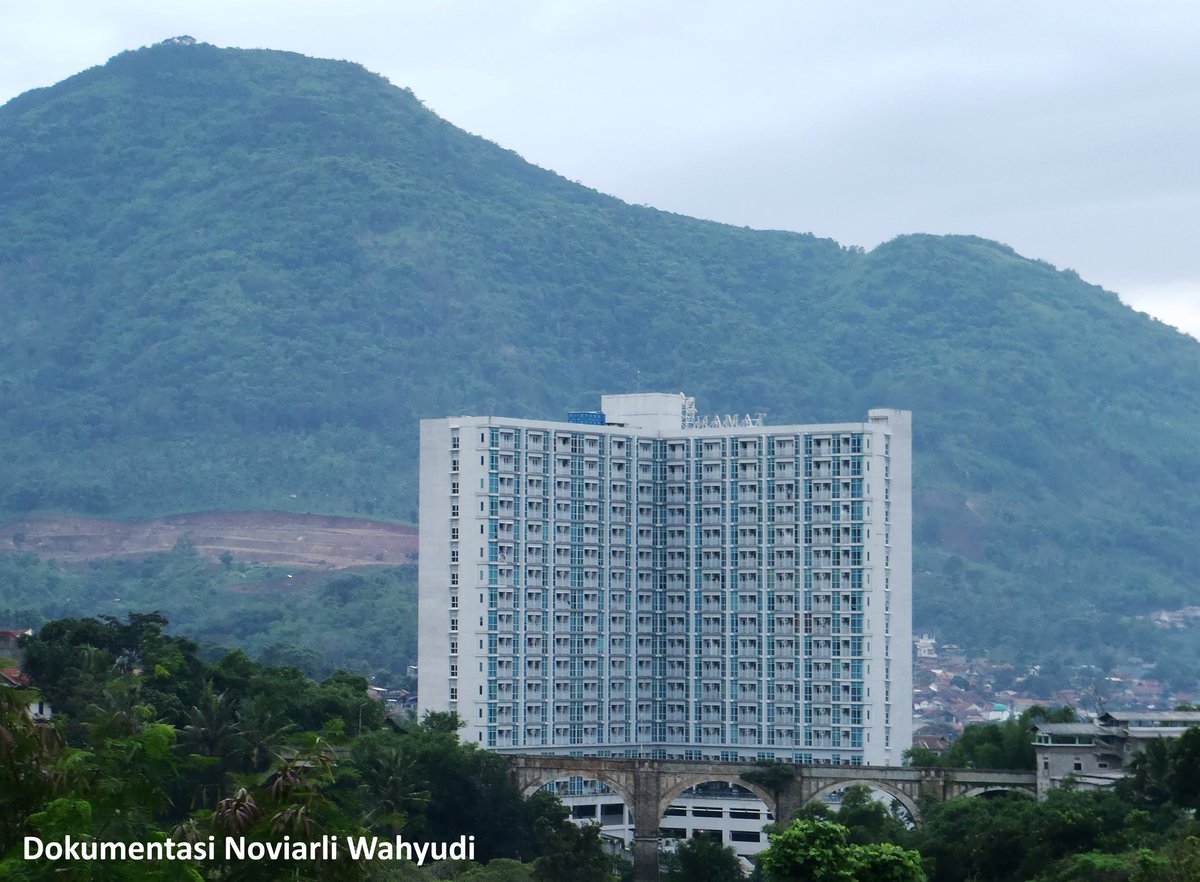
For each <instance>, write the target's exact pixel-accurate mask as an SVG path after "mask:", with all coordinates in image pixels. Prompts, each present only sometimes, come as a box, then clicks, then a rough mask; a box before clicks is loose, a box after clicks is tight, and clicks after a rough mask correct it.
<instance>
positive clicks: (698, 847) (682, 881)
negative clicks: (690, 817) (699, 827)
mask: <svg viewBox="0 0 1200 882" xmlns="http://www.w3.org/2000/svg"><path fill="white" fill-rule="evenodd" d="M662 865H663V867H662V869H663V875H662V878H663V882H742V879H743V874H742V868H741V864H740V863H739V862H738V857H737V854H736V853H735V852H734V850H733V849H732V848H729V847H728V846H726V845H722V844H721V843H720V842H718V841H717V840H715V839H712V838H710V837H708V836H698V837H696V838H695V839H688V840H685V841H684V842H682V843H680V844H679V846H678V847H677V848H676V849H675V850H674V851H673V852H670V853H668V854H666V855H664V856H663V861H662Z"/></svg>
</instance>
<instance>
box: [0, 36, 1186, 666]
mask: <svg viewBox="0 0 1200 882" xmlns="http://www.w3.org/2000/svg"><path fill="white" fill-rule="evenodd" d="M697 186H703V182H702V181H701V182H697ZM0 314H2V315H3V319H4V320H3V321H0V413H2V414H3V415H4V416H3V420H0V510H2V511H4V512H7V513H13V514H15V513H19V512H26V511H32V510H41V509H69V510H75V511H80V512H90V513H105V514H119V515H144V514H161V513H164V512H173V511H180V510H189V509H213V508H242V507H269V508H292V509H297V510H301V511H320V512H329V513H361V514H373V515H375V516H381V517H389V518H396V519H401V520H411V519H413V518H414V517H415V508H416V462H415V457H416V449H417V420H418V419H419V418H421V417H427V416H441V415H445V414H448V413H468V412H475V413H479V412H487V413H504V414H511V415H515V416H542V417H544V416H552V415H555V414H561V413H564V412H565V411H566V410H567V409H571V408H580V407H583V408H586V407H591V406H594V405H595V404H596V400H597V396H598V395H599V394H600V393H602V392H614V391H626V390H630V389H633V388H635V386H636V385H637V384H639V383H640V387H641V388H643V389H664V390H672V391H674V390H685V391H687V392H688V393H689V394H693V395H695V396H696V397H697V399H698V403H699V405H700V407H701V409H702V410H703V411H706V412H718V411H731V412H733V411H736V412H747V411H755V410H766V411H767V413H768V419H769V421H771V422H788V421H816V420H835V419H837V420H841V419H851V418H858V417H861V416H862V415H863V414H865V411H866V409H867V408H868V407H871V406H890V407H906V408H911V409H912V410H913V411H914V427H915V431H916V451H915V453H916V463H917V465H916V476H915V477H916V481H917V486H918V494H917V499H916V511H915V517H916V535H917V540H918V543H919V548H918V552H917V557H916V560H917V569H918V574H917V592H918V593H917V604H916V605H917V623H916V624H917V627H918V628H932V629H935V630H937V631H939V632H940V633H941V635H942V636H943V637H945V638H947V639H958V640H960V641H966V642H967V643H968V644H969V646H970V648H972V649H976V650H979V649H989V650H992V651H993V652H996V653H999V654H1002V655H1010V656H1014V657H1016V656H1019V655H1021V654H1023V653H1024V654H1028V655H1029V656H1030V657H1038V658H1042V659H1044V658H1045V657H1046V656H1047V655H1048V654H1050V653H1052V652H1059V651H1061V653H1062V655H1063V656H1064V657H1084V658H1088V659H1092V660H1096V661H1100V662H1110V661H1115V660H1119V659H1121V658H1123V657H1125V656H1127V655H1129V654H1134V653H1136V654H1141V655H1146V656H1149V657H1155V658H1160V659H1166V660H1167V661H1165V662H1164V666H1163V672H1164V673H1173V674H1174V676H1175V677H1176V678H1183V677H1184V676H1185V675H1186V672H1187V671H1188V670H1189V668H1190V669H1191V670H1192V671H1194V670H1195V668H1194V666H1195V663H1196V662H1197V660H1198V659H1197V652H1198V650H1197V649H1196V647H1195V645H1194V644H1196V643H1197V641H1195V640H1194V637H1193V639H1192V640H1186V639H1184V636H1185V635H1177V637H1176V638H1175V639H1174V640H1172V638H1171V636H1170V635H1166V636H1165V637H1164V636H1163V635H1161V634H1158V633H1151V632H1150V631H1149V630H1147V629H1148V628H1149V626H1144V625H1141V624H1138V623H1133V622H1130V621H1122V618H1121V617H1122V616H1129V615H1133V614H1137V613H1142V612H1145V611H1147V610H1149V609H1153V608H1159V607H1174V606H1178V605H1181V604H1184V603H1186V602H1193V603H1195V602H1200V550H1198V548H1197V543H1196V541H1195V537H1196V535H1197V525H1198V524H1200V443H1198V442H1197V438H1200V382H1198V380H1200V343H1197V342H1196V341H1195V340H1193V339H1191V338H1187V337H1184V336H1183V335H1181V334H1179V333H1177V332H1175V331H1173V330H1171V329H1169V328H1167V327H1165V326H1164V325H1161V324H1159V323H1157V322H1154V321H1152V320H1150V319H1148V318H1146V317H1145V316H1142V315H1139V314H1137V313H1134V312H1133V311H1131V310H1129V309H1128V308H1126V307H1124V306H1122V305H1121V304H1120V303H1119V302H1118V300H1117V298H1116V297H1115V296H1114V295H1112V294H1110V293H1107V292H1104V291H1102V290H1100V289H1099V288H1096V287H1094V286H1091V285H1088V284H1086V283H1084V282H1083V281H1081V280H1080V279H1079V278H1078V277H1077V276H1076V275H1075V274H1074V273H1072V272H1069V271H1068V272H1060V271H1057V270H1056V269H1055V268H1053V267H1051V266H1049V265H1047V264H1044V263H1041V262H1035V261H1030V260H1026V259H1024V258H1022V257H1020V256H1019V255H1017V254H1015V253H1014V252H1013V251H1012V250H1011V249H1009V248H1007V247H1005V246H1002V245H999V244H996V243H993V242H988V241H984V240H981V239H976V238H970V237H930V236H906V237H901V238H899V239H896V240H894V241H892V242H889V243H887V244H885V245H882V246H880V247H878V248H876V249H875V250H873V251H871V252H869V253H862V252H861V251H858V250H856V249H843V248H841V247H840V246H838V245H837V244H836V243H834V242H832V241H829V240H820V239H816V238H814V237H812V236H807V235H797V234H792V233H782V232H762V231H753V230H747V229H738V228H733V227H728V226H723V225H720V224H715V223H709V222H703V221H697V220H693V219H690V218H685V217H680V216H677V215H671V214H667V213H664V212H660V211H655V210H653V209H650V208H646V207H637V206H631V205H626V204H624V203H622V202H620V201H618V200H616V199H612V198H609V197H606V196H603V195H601V194H598V193H596V192H594V191H592V190H589V189H587V188H586V187H583V186H580V185H578V184H573V183H570V182H568V181H566V180H564V179H562V178H560V177H558V176H556V175H554V174H552V173H550V172H547V171H544V170H541V169H538V168H535V167H533V166H531V165H529V164H527V163H525V162H524V161H523V160H521V159H520V157H518V156H517V155H516V154H514V153H512V152H509V151H506V150H503V149H501V148H499V147H497V146H495V145H493V144H490V143H488V142H486V141H484V140H482V139H479V138H476V137H473V136H470V135H467V134H465V133H463V132H462V131H460V130H458V129H456V128H454V127H453V126H452V125H450V124H449V123H446V122H444V121H442V120H440V119H438V118H437V117H436V116H434V115H433V114H432V113H430V112H429V111H427V110H425V109H424V108H423V107H422V106H421V103H420V102H419V101H418V100H417V99H416V98H415V97H413V95H412V94H411V93H409V92H407V91H404V90H401V89H398V88H395V87H393V86H391V85H389V84H388V83H387V82H386V81H385V80H383V79H381V78H380V77H377V76H375V75H372V74H370V73H368V72H366V71H364V70H363V69H362V68H360V67H357V66H355V65H352V64H347V63H344V62H331V61H317V60H312V59H307V58H303V57H300V56H297V55H291V54H287V53H281V52H268V51H240V50H225V49H218V48H215V47H212V46H207V45H203V44H200V45H180V44H177V43H172V44H166V45H160V46H156V47H152V48H149V49H144V50H140V51H137V52H128V53H124V54H122V55H120V56H117V57H116V58H114V59H113V60H111V61H110V62H109V63H108V64H107V65H105V66H103V67H100V68H94V69H92V70H89V71H87V72H85V73H82V74H80V75H78V76H76V77H73V78H71V79H69V80H67V81H65V82H63V83H60V84H58V85H57V86H54V87H51V88H48V89H41V90H37V91H34V92H30V93H27V94H25V95H22V96H21V97H19V98H17V99H14V100H13V101H11V102H9V103H8V104H7V105H5V106H4V107H2V108H0Z"/></svg>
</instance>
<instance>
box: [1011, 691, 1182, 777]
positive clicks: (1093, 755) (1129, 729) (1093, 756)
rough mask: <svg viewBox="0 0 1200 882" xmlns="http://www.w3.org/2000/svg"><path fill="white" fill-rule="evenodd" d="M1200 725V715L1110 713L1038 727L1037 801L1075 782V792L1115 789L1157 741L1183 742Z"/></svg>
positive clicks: (1035, 741) (1036, 747)
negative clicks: (1134, 761)
mask: <svg viewBox="0 0 1200 882" xmlns="http://www.w3.org/2000/svg"><path fill="white" fill-rule="evenodd" d="M1192 726H1200V711H1139V710H1134V711H1109V712H1107V713H1104V714H1101V715H1100V716H1099V717H1097V718H1096V719H1095V720H1091V721H1086V720H1085V721H1083V722H1078V723H1038V724H1037V725H1036V726H1034V727H1033V732H1034V740H1033V750H1034V754H1035V755H1036V757H1037V773H1038V778H1037V790H1038V796H1039V797H1041V796H1045V795H1046V794H1047V793H1049V792H1050V790H1052V789H1053V788H1055V787H1061V786H1062V785H1063V783H1064V782H1066V781H1068V780H1069V781H1071V782H1072V784H1073V785H1074V786H1076V787H1080V788H1083V789H1089V790H1090V789H1097V788H1103V787H1111V786H1113V785H1114V784H1116V783H1117V781H1119V780H1120V779H1121V778H1123V777H1125V775H1126V774H1127V773H1128V766H1129V762H1130V760H1132V759H1133V758H1134V757H1135V756H1137V754H1139V753H1140V752H1141V751H1143V750H1145V749H1146V747H1147V746H1148V745H1149V744H1150V743H1151V742H1153V741H1157V740H1159V739H1174V738H1178V737H1179V736H1180V735H1182V734H1183V733H1184V732H1186V731H1187V730H1188V729H1189V728H1190V727H1192Z"/></svg>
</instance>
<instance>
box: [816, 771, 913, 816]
mask: <svg viewBox="0 0 1200 882" xmlns="http://www.w3.org/2000/svg"><path fill="white" fill-rule="evenodd" d="M855 784H862V785H863V786H864V787H870V788H871V789H872V790H880V791H882V792H884V793H886V794H887V795H888V796H890V797H892V798H893V799H895V800H896V801H897V802H899V803H900V805H902V806H904V809H905V811H907V812H908V816H909V817H910V818H912V820H913V823H914V824H917V825H920V823H921V810H920V809H919V808H917V801H916V800H915V799H913V798H912V797H911V796H909V795H908V794H907V793H905V792H904V791H903V790H900V789H898V788H896V787H894V786H892V785H891V784H890V783H888V782H887V781H872V780H871V779H870V778H847V779H844V780H841V781H831V782H830V783H828V784H826V785H825V786H824V787H822V788H821V789H820V790H817V791H816V792H815V793H813V794H812V795H811V796H809V797H808V798H807V799H805V800H804V801H803V802H802V803H801V805H808V804H809V803H810V802H813V801H814V800H817V799H821V798H822V797H824V796H827V795H828V794H830V793H833V792H834V791H836V790H845V789H846V788H847V787H853V786H854V785H855Z"/></svg>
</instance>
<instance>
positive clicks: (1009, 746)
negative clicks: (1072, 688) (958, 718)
mask: <svg viewBox="0 0 1200 882" xmlns="http://www.w3.org/2000/svg"><path fill="white" fill-rule="evenodd" d="M1076 719H1077V717H1076V714H1075V711H1074V710H1073V709H1071V708H1069V707H1059V708H1054V709H1053V710H1047V709H1046V708H1044V707H1041V706H1040V705H1034V706H1033V707H1031V708H1029V709H1027V710H1025V711H1024V712H1023V713H1021V715H1020V716H1017V717H1013V718H1012V719H1009V720H1005V721H1003V722H999V723H971V724H969V725H967V726H966V727H964V729H963V731H962V734H961V735H959V736H958V737H957V738H955V739H954V743H953V744H951V745H950V748H949V749H948V750H946V751H945V752H944V753H942V754H940V755H939V754H937V753H934V752H933V751H932V750H928V749H926V748H923V747H911V748H909V749H908V750H906V751H905V752H904V759H905V763H906V764H907V765H910V766H923V767H926V768H928V767H932V766H943V767H945V768H949V769H1033V768H1036V764H1035V757H1034V750H1033V736H1034V733H1033V732H1032V731H1031V729H1030V727H1031V726H1034V725H1036V724H1037V723H1073V722H1075V720H1076Z"/></svg>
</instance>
